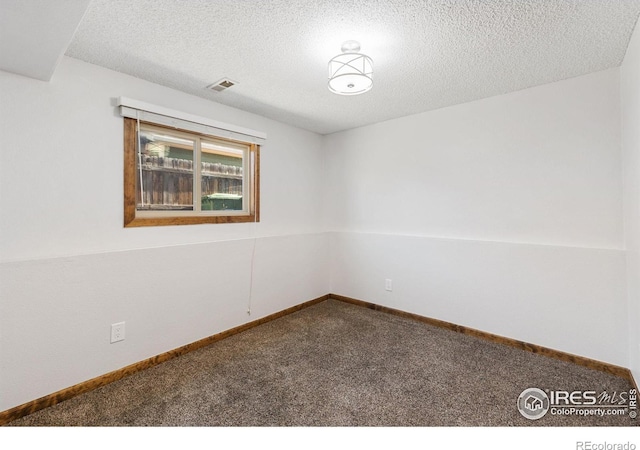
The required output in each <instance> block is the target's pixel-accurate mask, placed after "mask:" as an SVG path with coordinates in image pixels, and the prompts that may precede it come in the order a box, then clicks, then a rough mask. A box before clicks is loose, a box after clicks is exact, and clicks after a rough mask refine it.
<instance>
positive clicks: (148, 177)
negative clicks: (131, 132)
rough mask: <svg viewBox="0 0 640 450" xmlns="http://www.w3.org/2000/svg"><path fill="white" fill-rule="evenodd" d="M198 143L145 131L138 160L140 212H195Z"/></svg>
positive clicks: (142, 134)
mask: <svg viewBox="0 0 640 450" xmlns="http://www.w3.org/2000/svg"><path fill="white" fill-rule="evenodd" d="M194 144H195V143H194V141H193V140H192V139H188V138H184V137H182V136H180V135H173V134H171V133H170V132H156V131H152V130H145V129H143V130H142V131H141V133H140V150H141V151H140V152H139V154H138V158H137V166H138V167H137V174H136V175H137V176H136V178H137V183H136V184H137V198H136V205H137V209H138V211H180V210H188V211H193V151H194V150H193V149H194Z"/></svg>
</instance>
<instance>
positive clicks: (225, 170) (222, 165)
mask: <svg viewBox="0 0 640 450" xmlns="http://www.w3.org/2000/svg"><path fill="white" fill-rule="evenodd" d="M200 146H201V148H202V157H201V161H202V162H201V168H202V198H201V208H202V210H203V211H220V210H227V211H242V210H243V209H244V203H243V202H244V198H243V185H244V183H243V180H244V169H245V164H244V163H245V158H246V155H247V154H248V147H247V146H246V145H236V144H234V143H232V142H226V141H216V140H206V141H205V140H203V141H202V142H201V144H200Z"/></svg>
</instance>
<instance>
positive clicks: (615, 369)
mask: <svg viewBox="0 0 640 450" xmlns="http://www.w3.org/2000/svg"><path fill="white" fill-rule="evenodd" d="M329 298H332V299H335V300H340V301H342V302H345V303H350V304H352V305H357V306H362V307H364V308H369V309H374V310H376V311H381V312H385V313H388V314H393V315H396V316H400V317H406V318H408V319H413V320H417V321H419V322H423V323H426V324H429V325H433V326H436V327H439V328H445V329H447V330H451V331H455V332H457V333H462V334H468V335H470V336H475V337H478V338H480V339H485V340H487V341H491V342H495V343H498V344H502V345H508V346H509V347H515V348H518V349H520V350H525V351H527V352H531V353H537V354H539V355H544V356H547V357H549V358H554V359H559V360H560V361H567V362H572V363H574V364H577V365H580V366H584V367H588V368H590V369H595V370H599V371H601V372H606V373H609V374H612V375H616V376H618V377H621V378H625V379H627V380H629V381H630V382H631V383H632V384H634V383H635V381H634V379H633V376H632V375H631V371H630V370H629V369H627V368H625V367H620V366H616V365H614V364H609V363H605V362H602V361H596V360H594V359H589V358H585V357H583V356H577V355H572V354H571V353H565V352H562V351H559V350H553V349H550V348H547V347H542V346H540V345H535V344H529V343H527V342H522V341H518V340H516V339H511V338H507V337H504V336H498V335H496V334H491V333H487V332H485V331H480V330H476V329H474V328H468V327H465V326H462V325H456V324H454V323H450V322H446V321H444V320H438V319H432V318H430V317H424V316H420V315H418V314H413V313H409V312H406V311H401V310H399V309H393V308H389V307H387V306H380V305H377V304H375V303H369V302H365V301H363V300H358V299H355V298H351V297H345V296H344V295H338V294H329ZM636 390H637V389H636Z"/></svg>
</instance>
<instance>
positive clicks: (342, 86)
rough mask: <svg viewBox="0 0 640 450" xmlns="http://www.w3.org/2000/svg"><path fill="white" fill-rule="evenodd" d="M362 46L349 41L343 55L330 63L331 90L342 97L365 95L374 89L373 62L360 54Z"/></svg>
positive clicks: (343, 45) (343, 49) (344, 47)
mask: <svg viewBox="0 0 640 450" xmlns="http://www.w3.org/2000/svg"><path fill="white" fill-rule="evenodd" d="M359 51H360V44H359V43H358V42H356V41H347V42H345V43H344V44H342V52H343V53H342V54H340V55H338V56H336V57H334V58H333V59H331V61H329V90H330V91H331V92H334V93H336V94H340V95H358V94H363V93H365V92H367V91H368V90H370V89H371V88H372V87H373V61H372V60H371V58H369V57H368V56H367V55H363V54H362V53H358V52H359Z"/></svg>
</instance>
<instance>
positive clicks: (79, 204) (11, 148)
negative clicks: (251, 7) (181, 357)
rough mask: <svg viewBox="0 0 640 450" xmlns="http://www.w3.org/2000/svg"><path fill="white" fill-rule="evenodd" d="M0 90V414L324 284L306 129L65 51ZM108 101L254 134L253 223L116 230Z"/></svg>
mask: <svg viewBox="0 0 640 450" xmlns="http://www.w3.org/2000/svg"><path fill="white" fill-rule="evenodd" d="M0 92H2V101H0V352H1V357H0V411H2V410H5V409H8V408H11V407H13V406H16V405H18V404H21V403H24V402H27V401H30V400H33V399H35V398H38V397H40V396H42V395H46V394H49V393H51V392H54V391H56V390H59V389H63V388H65V387H68V386H71V385H73V384H75V383H78V382H81V381H85V380H87V379H89V378H92V377H95V376H98V375H101V374H104V373H106V372H109V371H111V370H115V369H118V368H120V367H123V366H125V365H128V364H131V363H133V362H137V361H139V360H141V359H144V358H147V357H150V356H153V355H156V354H158V353H161V352H164V351H167V350H170V349H173V348H176V347H178V346H181V345H184V344H187V343H189V342H192V341H194V340H197V339H200V338H203V337H205V336H209V335H212V334H214V333H217V332H220V331H223V330H226V329H229V328H232V327H234V326H237V325H240V324H242V323H245V322H247V321H250V320H255V319H257V318H260V317H263V316H265V315H268V314H270V313H273V312H277V311H280V310H282V309H285V308H287V307H289V306H293V305H297V304H299V303H301V302H303V301H306V300H310V299H312V298H316V297H318V296H321V295H324V294H326V293H328V292H329V282H328V280H329V275H328V271H327V267H326V263H327V259H328V247H329V240H328V236H327V235H326V234H325V233H324V228H323V217H324V214H323V211H322V208H321V206H319V205H321V204H322V194H321V192H322V189H323V181H324V178H323V154H322V138H321V136H319V135H316V134H314V133H310V132H306V131H303V130H300V129H296V128H294V127H290V126H287V125H284V124H281V123H278V122H275V121H271V120H268V119H265V118H263V117H260V116H256V115H252V114H249V113H246V112H243V111H239V110H236V109H233V108H229V107H226V106H223V105H219V104H215V103H213V102H209V101H207V100H203V99H200V98H197V97H193V96H190V95H187V94H184V93H180V92H177V91H174V90H171V89H168V88H165V87H162V86H158V85H154V84H151V83H148V82H145V81H142V80H139V79H135V78H133V77H129V76H126V75H123V74H119V73H116V72H113V71H109V70H106V69H102V68H100V67H97V66H93V65H90V64H86V63H83V62H80V61H77V60H73V59H70V58H65V59H64V60H63V61H62V63H61V65H60V66H59V67H58V69H57V71H56V74H55V75H54V77H53V79H52V81H51V82H50V83H45V82H40V81H36V80H33V79H29V78H25V77H21V76H18V75H13V74H10V73H6V72H0ZM121 95H122V96H127V97H131V98H136V99H139V100H143V101H146V102H150V103H155V104H158V105H162V106H167V107H170V108H173V109H176V110H181V111H184V112H188V113H191V114H196V115H200V116H204V117H209V118H212V119H215V120H219V121H222V122H227V123H232V124H236V125H239V126H243V127H247V128H252V129H255V130H259V131H264V132H266V133H267V136H268V138H267V144H266V145H264V146H263V148H262V152H261V222H260V223H259V224H257V225H254V224H212V225H193V226H178V227H157V228H135V229H125V228H123V225H122V223H123V210H122V209H123V207H122V203H123V181H122V173H123V156H122V152H123V148H122V142H123V136H122V134H123V131H122V128H123V125H122V119H121V118H120V117H119V116H118V114H117V112H116V108H115V106H114V98H116V97H118V96H121ZM254 235H257V236H258V239H257V241H256V251H255V261H254V267H255V270H254V276H253V289H252V292H253V298H252V305H251V310H252V313H251V315H248V314H247V313H246V310H247V308H248V302H249V284H250V268H251V258H252V254H253V243H254V240H253V237H254ZM118 321H126V324H127V330H126V333H127V339H126V340H125V341H124V342H120V343H117V344H109V327H110V324H111V323H113V322H118Z"/></svg>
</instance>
